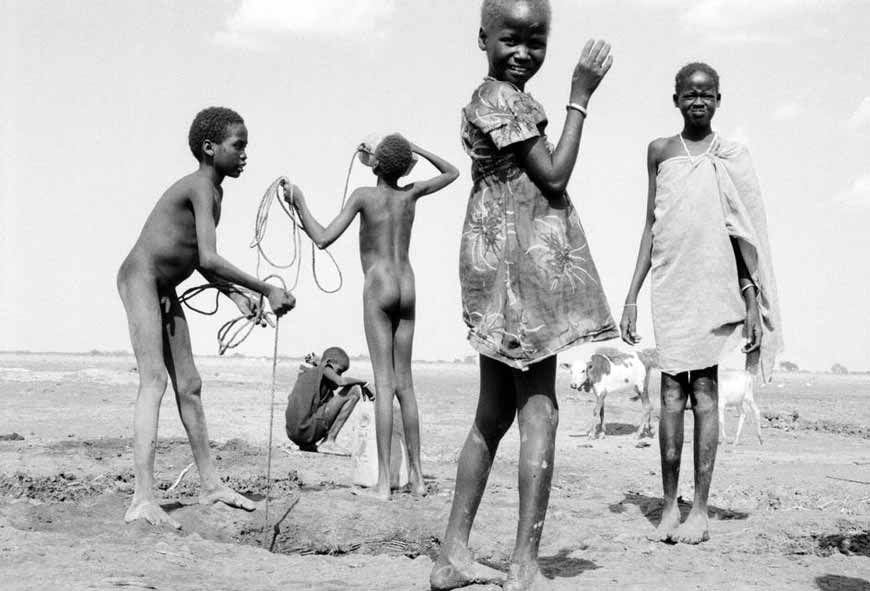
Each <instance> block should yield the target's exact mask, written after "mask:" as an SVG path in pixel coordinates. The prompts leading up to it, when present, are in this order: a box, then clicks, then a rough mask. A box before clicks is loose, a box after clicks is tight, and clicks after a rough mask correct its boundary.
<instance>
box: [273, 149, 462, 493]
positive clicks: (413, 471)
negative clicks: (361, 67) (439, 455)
mask: <svg viewBox="0 0 870 591" xmlns="http://www.w3.org/2000/svg"><path fill="white" fill-rule="evenodd" d="M414 153H417V154H419V155H420V156H422V157H424V158H426V159H427V160H428V161H429V162H431V163H432V164H433V165H434V166H435V168H437V169H438V171H439V172H440V173H441V174H439V175H438V176H436V177H434V178H432V179H429V180H427V181H421V182H416V183H411V184H409V185H403V186H400V185H399V184H398V181H399V178H400V177H402V176H404V175H405V174H407V172H408V171H409V170H410V168H411V166H412V165H413V162H414V160H413V154H414ZM373 156H374V158H373V161H372V164H373V169H374V173H375V175H376V176H377V177H378V182H377V186H375V187H360V188H358V189H356V190H355V191H354V192H353V193H352V194H351V196H350V198H349V199H348V201H347V204H345V206H344V208H343V209H342V210H341V212H340V213H339V214H338V216H337V217H336V218H335V219H334V220H333V221H332V222H331V223H330V224H329V226H328V227H326V228H324V227H323V226H321V225H320V224H319V223H318V222H317V220H316V219H314V216H313V215H311V211H310V210H309V209H308V205H307V204H306V202H305V198H304V196H303V194H302V192H301V191H300V190H299V188H298V187H295V186H291V187H286V186H285V187H284V190H285V199H287V201H289V202H290V203H291V204H292V205H293V206H294V207H295V208H296V210H297V211H298V212H299V215H300V217H301V219H302V224H303V226H304V228H305V231H306V232H307V233H308V235H309V236H310V237H311V239H312V240H313V241H314V243H315V244H317V247H318V248H326V247H327V246H329V245H330V244H332V243H333V242H334V241H335V240H336V239H337V238H338V237H339V236H341V234H342V233H343V232H344V231H345V230H346V229H347V227H348V226H349V225H350V223H351V222H352V221H353V219H354V218H355V217H356V215H357V214H360V220H361V225H360V239H359V245H360V259H361V260H362V267H363V272H364V273H365V285H364V286H363V316H364V322H365V332H366V340H367V341H368V347H369V355H370V356H371V359H372V368H373V370H374V376H375V391H376V396H375V429H376V431H377V441H378V483H377V485H376V486H375V489H374V494H375V496H377V497H379V498H382V499H388V498H389V496H390V476H391V475H390V445H391V439H392V433H393V396H397V397H398V399H399V406H400V407H401V410H402V422H403V424H404V428H405V443H406V444H407V446H408V459H409V464H410V465H409V470H408V476H409V479H410V483H411V491H412V492H413V493H414V494H420V495H422V494H424V493H425V491H426V486H425V484H424V482H423V472H422V468H421V467H420V426H419V417H418V413H417V399H416V397H415V396H414V384H413V381H412V379H411V347H412V341H413V338H414V308H415V292H414V271H413V270H412V269H411V263H410V261H409V259H408V248H409V245H410V241H411V226H412V225H413V223H414V213H415V209H416V206H417V199H419V198H420V197H423V196H424V195H428V194H430V193H434V192H436V191H439V190H440V189H443V188H444V187H446V186H447V185H449V184H450V183H452V182H453V181H454V180H456V178H457V177H458V176H459V172H458V171H457V170H456V168H455V167H454V166H453V165H452V164H450V163H449V162H447V161H446V160H444V159H442V158H439V157H438V156H436V155H435V154H432V153H431V152H428V151H426V150H424V149H422V148H419V147H417V146H415V145H413V144H411V143H410V142H408V140H406V139H405V138H404V137H402V136H401V135H399V134H393V135H389V136H387V137H385V138H384V139H383V140H382V141H381V142H380V143H379V145H378V146H377V147H376V148H375V150H374V154H373Z"/></svg>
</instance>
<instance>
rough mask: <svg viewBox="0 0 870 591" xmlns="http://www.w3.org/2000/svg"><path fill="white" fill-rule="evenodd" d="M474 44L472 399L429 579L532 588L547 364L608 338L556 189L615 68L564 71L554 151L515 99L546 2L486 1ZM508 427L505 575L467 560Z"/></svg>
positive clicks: (469, 230) (444, 585)
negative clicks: (510, 547)
mask: <svg viewBox="0 0 870 591" xmlns="http://www.w3.org/2000/svg"><path fill="white" fill-rule="evenodd" d="M481 12H482V14H481V28H480V34H479V39H478V45H479V47H480V49H481V50H483V51H485V52H486V55H487V58H488V61H489V75H488V76H487V77H486V79H485V80H484V82H483V83H482V84H481V85H480V86H479V87H478V88H477V89H476V90H475V91H474V94H473V95H472V98H471V102H470V103H469V104H468V105H467V106H466V107H465V108H464V109H463V111H462V140H463V143H464V146H465V149H466V152H467V153H468V154H469V156H470V157H471V159H472V169H471V171H472V179H473V187H472V191H471V197H470V199H469V202H468V211H467V214H466V218H465V224H464V227H463V233H462V243H461V248H460V282H461V284H462V303H463V317H464V319H465V322H466V324H467V325H468V327H469V329H470V330H469V340H470V342H471V344H472V346H473V347H474V348H475V349H477V351H478V352H479V353H480V397H479V400H478V406H477V412H476V416H475V419H474V424H473V426H472V428H471V432H470V433H469V435H468V438H467V440H466V442H465V445H464V447H463V449H462V453H461V455H460V457H459V468H458V473H457V477H456V491H455V494H454V498H453V506H452V509H451V513H450V518H449V522H448V525H447V533H446V534H445V536H444V542H443V544H442V546H441V555H440V557H439V559H438V561H437V562H436V564H435V566H434V568H433V570H432V573H431V575H430V584H431V586H432V588H433V589H453V588H456V587H461V586H464V585H469V584H472V583H484V582H501V583H503V588H504V589H510V590H512V591H515V590H520V589H531V588H533V587H532V586H533V585H534V583H535V581H536V579H537V578H538V565H537V557H538V545H539V543H540V539H541V531H542V528H543V524H544V517H545V515H546V511H547V503H548V501H549V495H550V481H551V479H552V474H553V456H554V444H555V437H556V427H557V425H558V404H557V402H556V396H555V381H556V354H557V353H558V352H559V351H562V350H564V349H566V348H568V347H572V346H575V345H578V344H580V343H583V342H585V341H589V340H601V339H608V338H613V337H615V336H617V332H616V326H615V324H614V322H613V319H612V317H611V315H610V310H609V308H608V306H607V302H606V299H605V297H604V293H603V290H602V288H601V284H600V281H599V278H598V273H597V271H596V269H595V266H594V265H593V263H592V259H591V256H590V253H589V247H588V245H587V243H586V238H585V235H584V232H583V228H582V226H581V225H580V220H579V218H578V217H577V211H576V210H575V209H574V206H573V205H572V203H571V201H570V200H569V199H568V196H567V195H566V194H565V188H566V186H567V184H568V180H569V178H570V176H571V172H572V170H573V168H574V163H575V161H576V159H577V151H578V148H579V144H580V135H581V132H582V129H583V122H584V120H585V118H586V106H587V103H588V101H589V97H590V96H591V95H592V93H593V92H594V91H595V89H596V88H597V87H598V84H599V83H600V81H601V79H602V78H603V77H604V75H605V74H606V73H607V71H608V69H609V68H610V65H611V63H612V57H611V56H610V46H609V45H608V44H607V43H605V42H603V41H597V42H593V41H589V42H588V43H587V44H586V46H585V47H584V48H583V51H582V54H581V56H580V60H579V62H578V64H577V66H576V68H575V70H574V73H573V77H572V83H571V94H570V100H569V103H568V105H567V107H568V109H567V117H566V120H565V126H564V129H563V132H562V137H561V138H560V140H559V144H558V145H557V146H556V148H555V149H551V148H550V146H549V145H548V144H547V141H546V137H545V135H544V129H545V126H546V124H547V117H546V115H545V113H544V110H543V108H542V107H541V105H540V104H538V102H537V101H535V100H534V99H533V98H532V97H531V95H529V94H527V93H526V92H525V91H524V89H525V84H526V82H527V81H528V80H529V79H530V78H531V77H532V76H533V75H534V74H535V73H536V72H537V71H538V69H539V68H540V67H541V65H542V63H543V61H544V56H545V54H546V49H547V37H548V34H549V27H550V7H549V3H548V2H547V1H546V0H537V1H535V0H484V2H483V7H482V11H481ZM515 416H517V417H518V419H519V427H520V434H521V444H520V461H519V496H520V509H519V521H518V524H517V537H516V545H515V548H514V552H513V555H512V557H511V565H510V572H509V573H508V575H507V578H506V579H505V576H504V575H503V574H502V573H500V572H498V571H494V570H493V569H490V568H488V567H485V566H484V565H482V564H480V563H476V562H474V560H473V558H472V555H471V553H470V551H469V549H468V537H469V533H470V531H471V525H472V523H473V521H474V517H475V515H476V513H477V508H478V506H479V504H480V499H481V496H482V495H483V491H484V488H485V487H486V481H487V478H488V476H489V471H490V468H491V467H492V461H493V458H494V456H495V452H496V449H497V447H498V444H499V441H500V440H501V438H502V436H503V435H504V434H505V432H506V431H507V429H508V428H509V427H510V425H511V424H512V423H513V420H514V417H515Z"/></svg>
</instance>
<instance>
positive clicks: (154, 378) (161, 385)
mask: <svg viewBox="0 0 870 591" xmlns="http://www.w3.org/2000/svg"><path fill="white" fill-rule="evenodd" d="M168 383H169V379H168V378H167V376H166V372H164V371H158V370H147V369H143V368H139V393H140V395H141V394H143V393H148V394H150V395H152V396H157V397H162V396H163V393H164V392H166V386H167V385H168Z"/></svg>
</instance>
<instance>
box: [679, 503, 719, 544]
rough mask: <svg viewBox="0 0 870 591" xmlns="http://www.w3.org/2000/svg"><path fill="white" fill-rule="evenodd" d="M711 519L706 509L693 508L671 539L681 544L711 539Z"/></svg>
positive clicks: (697, 542) (698, 542)
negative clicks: (697, 509)
mask: <svg viewBox="0 0 870 591" xmlns="http://www.w3.org/2000/svg"><path fill="white" fill-rule="evenodd" d="M709 525H710V523H709V519H708V518H707V513H706V511H703V512H702V511H695V509H694V508H693V509H692V511H691V512H689V516H688V517H687V518H686V521H685V523H683V525H681V526H680V527H679V528H677V531H676V532H674V534H673V535H672V536H671V539H672V540H673V541H675V542H680V543H681V544H700V543H701V542H706V541H707V540H709V539H710V531H709Z"/></svg>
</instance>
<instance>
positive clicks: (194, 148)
mask: <svg viewBox="0 0 870 591" xmlns="http://www.w3.org/2000/svg"><path fill="white" fill-rule="evenodd" d="M244 125H245V120H244V119H242V116H241V115H239V114H238V113H236V112H235V111H233V110H232V109H227V108H226V107H208V108H207V109H203V110H202V111H200V112H199V113H197V114H196V117H194V119H193V123H191V124H190V132H189V133H188V134H187V143H188V145H189V146H190V151H191V152H193V156H194V158H196V159H197V160H199V161H200V162H202V160H203V158H204V157H205V152H204V151H203V146H204V144H205V142H206V141H208V142H211V143H213V144H221V143H223V141H224V140H226V139H227V138H228V137H229V136H231V135H233V131H236V130H237V129H235V128H239V127H244ZM246 135H247V133H246ZM246 140H247V138H246Z"/></svg>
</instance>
